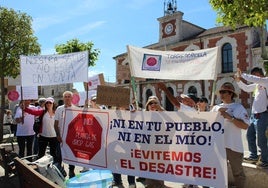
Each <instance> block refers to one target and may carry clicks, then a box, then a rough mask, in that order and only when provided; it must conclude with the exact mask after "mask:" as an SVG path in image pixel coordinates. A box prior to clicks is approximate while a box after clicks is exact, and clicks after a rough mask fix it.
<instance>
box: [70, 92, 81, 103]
mask: <svg viewBox="0 0 268 188" xmlns="http://www.w3.org/2000/svg"><path fill="white" fill-rule="evenodd" d="M79 101H80V96H79V94H77V93H74V94H73V99H72V103H73V104H75V105H77V104H78V102H79Z"/></svg>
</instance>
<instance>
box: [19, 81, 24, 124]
mask: <svg viewBox="0 0 268 188" xmlns="http://www.w3.org/2000/svg"><path fill="white" fill-rule="evenodd" d="M22 92H23V89H22V86H20V99H21V101H22V103H23V107H24V102H23V93H22ZM23 123H24V109H21V124H23Z"/></svg>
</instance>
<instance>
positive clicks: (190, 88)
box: [188, 86, 197, 96]
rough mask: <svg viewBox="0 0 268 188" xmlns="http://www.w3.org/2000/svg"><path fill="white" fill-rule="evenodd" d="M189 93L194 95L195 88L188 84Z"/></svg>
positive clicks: (195, 92) (195, 93)
mask: <svg viewBox="0 0 268 188" xmlns="http://www.w3.org/2000/svg"><path fill="white" fill-rule="evenodd" d="M189 93H191V94H193V95H195V96H197V89H196V87H195V86H190V87H189V89H188V94H189Z"/></svg>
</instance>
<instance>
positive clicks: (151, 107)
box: [137, 96, 166, 188]
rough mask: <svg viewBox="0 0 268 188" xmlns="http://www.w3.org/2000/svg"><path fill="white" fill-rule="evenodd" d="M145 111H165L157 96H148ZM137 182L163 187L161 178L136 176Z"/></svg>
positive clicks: (153, 186) (147, 187) (147, 185)
mask: <svg viewBox="0 0 268 188" xmlns="http://www.w3.org/2000/svg"><path fill="white" fill-rule="evenodd" d="M145 111H159V112H161V111H165V109H164V108H163V107H162V106H161V104H160V101H159V99H158V97H157V96H150V97H149V98H148V100H147V102H146V104H145ZM137 181H138V182H142V183H144V184H145V185H146V188H165V187H166V186H165V184H164V181H163V180H156V179H150V178H142V177H139V178H137Z"/></svg>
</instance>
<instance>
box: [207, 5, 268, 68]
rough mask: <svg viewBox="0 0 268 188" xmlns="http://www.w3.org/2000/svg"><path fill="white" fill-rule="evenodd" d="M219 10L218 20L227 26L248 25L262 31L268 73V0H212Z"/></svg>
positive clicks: (263, 50) (262, 43) (265, 64)
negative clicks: (267, 24) (266, 44)
mask: <svg viewBox="0 0 268 188" xmlns="http://www.w3.org/2000/svg"><path fill="white" fill-rule="evenodd" d="M209 2H210V4H211V6H212V8H213V9H214V10H215V11H216V12H217V15H218V16H217V22H218V23H222V24H223V25H225V26H232V27H233V28H235V27H236V26H237V25H247V26H250V27H256V28H258V30H259V33H260V42H261V51H262V54H261V57H262V59H263V62H264V67H265V70H266V73H268V53H267V50H266V46H265V43H266V40H267V26H266V21H267V20H268V0H210V1H209Z"/></svg>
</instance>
